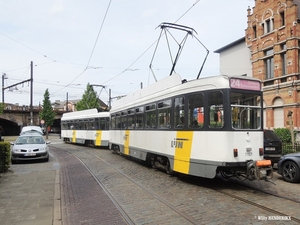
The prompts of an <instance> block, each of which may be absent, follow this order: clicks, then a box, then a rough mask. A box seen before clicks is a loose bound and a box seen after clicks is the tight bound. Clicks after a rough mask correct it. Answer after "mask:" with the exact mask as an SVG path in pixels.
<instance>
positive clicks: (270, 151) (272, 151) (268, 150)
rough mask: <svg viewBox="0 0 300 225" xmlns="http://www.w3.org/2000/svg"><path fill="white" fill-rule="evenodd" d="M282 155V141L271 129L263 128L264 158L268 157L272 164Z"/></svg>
mask: <svg viewBox="0 0 300 225" xmlns="http://www.w3.org/2000/svg"><path fill="white" fill-rule="evenodd" d="M281 156H282V142H281V140H280V139H279V137H278V136H277V135H276V134H275V133H274V131H272V130H264V159H269V160H271V162H272V166H274V164H275V163H277V162H278V160H279V159H280V157H281Z"/></svg>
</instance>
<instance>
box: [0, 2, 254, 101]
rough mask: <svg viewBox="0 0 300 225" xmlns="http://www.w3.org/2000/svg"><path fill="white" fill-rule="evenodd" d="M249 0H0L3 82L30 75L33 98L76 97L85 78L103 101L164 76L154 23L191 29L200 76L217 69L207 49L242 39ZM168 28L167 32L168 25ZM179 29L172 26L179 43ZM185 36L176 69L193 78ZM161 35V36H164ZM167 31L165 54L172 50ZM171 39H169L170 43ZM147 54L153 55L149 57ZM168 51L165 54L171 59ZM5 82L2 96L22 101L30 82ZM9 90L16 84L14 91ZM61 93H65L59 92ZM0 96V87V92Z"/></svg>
mask: <svg viewBox="0 0 300 225" xmlns="http://www.w3.org/2000/svg"><path fill="white" fill-rule="evenodd" d="M254 4H255V1H254V0H214V1H212V0H200V1H196V0H143V1H141V0H85V1H84V0H42V1H41V0H0V18H1V19H0V46H1V51H0V72H1V74H2V77H3V74H4V73H5V74H6V76H5V79H4V88H5V87H8V86H11V85H13V84H16V83H19V82H22V81H25V80H28V79H30V74H31V69H30V62H31V61H32V62H33V65H34V66H33V80H34V84H33V105H38V104H39V103H40V104H42V101H43V95H44V93H45V90H46V89H47V88H48V90H49V92H50V96H51V101H52V102H54V101H55V100H60V101H65V100H66V98H67V95H68V99H69V100H73V99H80V98H81V97H82V94H83V93H84V90H85V89H86V86H87V84H88V83H90V84H94V85H104V86H105V89H103V88H102V87H101V86H94V89H95V91H97V93H98V94H99V97H100V98H101V99H102V100H103V101H104V102H105V103H107V101H108V93H109V89H110V90H111V93H112V97H116V96H121V95H126V94H128V93H130V92H133V91H135V90H137V89H139V88H140V86H141V83H142V84H143V86H144V87H146V86H147V85H148V84H151V83H153V82H155V79H154V76H153V75H152V73H151V72H150V70H149V65H150V63H151V65H152V66H151V67H152V69H153V72H154V74H155V78H156V79H157V80H159V79H162V78H164V77H166V76H168V75H169V73H170V70H171V66H172V64H171V60H170V57H169V55H168V54H169V53H168V45H167V42H166V38H165V37H163V38H162V39H161V41H160V42H159V44H158V47H157V52H156V54H155V55H154V57H153V54H154V52H155V47H156V40H157V39H158V37H159V35H160V32H161V29H160V28H159V27H158V26H159V25H160V24H161V23H162V22H169V23H175V22H176V23H177V24H180V25H184V26H188V27H191V28H193V29H194V30H195V31H196V32H197V34H196V33H195V36H196V37H197V39H198V40H200V41H201V43H202V44H203V45H204V46H205V47H206V48H207V49H208V50H209V52H210V53H209V56H208V59H207V62H206V64H205V66H204V68H203V71H202V74H201V76H210V75H217V74H221V72H220V70H219V54H216V53H214V51H215V50H217V49H219V48H221V47H223V46H225V45H227V44H230V43H231V42H234V41H236V40H237V39H239V38H242V37H243V36H244V35H245V29H246V28H247V9H248V7H250V8H251V9H252V7H253V6H254ZM170 32H171V33H172V34H173V31H172V30H171V31H170ZM183 35H185V33H184V32H179V31H178V30H175V31H174V37H175V38H178V40H177V41H179V42H181V41H182V37H183ZM197 39H196V38H192V37H191V36H190V37H188V39H187V42H186V45H185V47H184V48H183V52H182V55H181V57H180V58H179V63H178V66H177V67H176V72H178V73H179V74H180V75H181V77H182V78H183V79H187V80H190V79H195V78H196V77H197V75H198V72H199V69H200V67H201V64H202V62H203V60H204V57H205V54H206V50H205V48H203V47H202V45H201V44H200V43H199V42H198V41H197ZM168 40H169V39H168ZM172 42H173V40H172V38H171V39H170V42H169V43H170V45H171V47H172V49H171V50H172V54H176V51H177V48H178V46H175V45H174V44H173V43H172ZM174 43H175V42H174ZM152 57H153V61H152ZM174 57H175V56H173V58H174ZM12 89H15V90H9V89H5V91H4V101H5V102H6V103H18V104H20V105H30V84H29V83H24V84H20V85H17V87H16V88H12ZM16 89H17V90H16ZM67 93H68V94H67ZM1 101H2V93H1Z"/></svg>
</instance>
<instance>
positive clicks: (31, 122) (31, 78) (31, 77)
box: [30, 61, 33, 125]
mask: <svg viewBox="0 0 300 225" xmlns="http://www.w3.org/2000/svg"><path fill="white" fill-rule="evenodd" d="M30 69H31V75H30V125H33V107H32V102H33V62H32V61H31V63H30Z"/></svg>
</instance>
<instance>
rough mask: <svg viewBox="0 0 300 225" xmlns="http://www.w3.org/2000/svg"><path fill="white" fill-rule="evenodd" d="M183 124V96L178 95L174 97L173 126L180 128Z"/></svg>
mask: <svg viewBox="0 0 300 225" xmlns="http://www.w3.org/2000/svg"><path fill="white" fill-rule="evenodd" d="M184 126H185V118H184V97H179V98H175V99H174V127H175V128H181V129H182V128H184Z"/></svg>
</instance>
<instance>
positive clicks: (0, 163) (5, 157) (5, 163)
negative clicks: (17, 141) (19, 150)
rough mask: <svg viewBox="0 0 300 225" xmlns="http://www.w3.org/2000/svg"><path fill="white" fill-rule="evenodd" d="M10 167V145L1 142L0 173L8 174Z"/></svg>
mask: <svg viewBox="0 0 300 225" xmlns="http://www.w3.org/2000/svg"><path fill="white" fill-rule="evenodd" d="M9 167H10V143H9V142H0V173H5V172H7V170H8V168H9Z"/></svg>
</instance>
